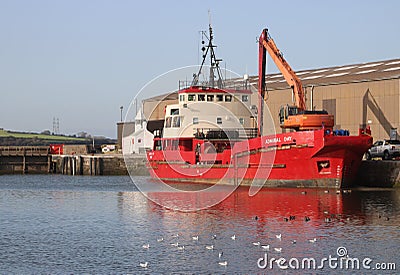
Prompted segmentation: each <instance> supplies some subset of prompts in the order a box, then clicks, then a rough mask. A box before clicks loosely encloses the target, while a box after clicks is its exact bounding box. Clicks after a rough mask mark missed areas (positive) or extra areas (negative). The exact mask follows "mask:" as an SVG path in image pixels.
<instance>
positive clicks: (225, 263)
mask: <svg viewBox="0 0 400 275" xmlns="http://www.w3.org/2000/svg"><path fill="white" fill-rule="evenodd" d="M218 264H219V265H222V266H227V265H228V262H227V261H224V262H219V263H218Z"/></svg>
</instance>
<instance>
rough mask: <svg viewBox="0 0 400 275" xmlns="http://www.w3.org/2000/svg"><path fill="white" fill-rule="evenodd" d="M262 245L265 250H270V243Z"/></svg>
mask: <svg viewBox="0 0 400 275" xmlns="http://www.w3.org/2000/svg"><path fill="white" fill-rule="evenodd" d="M261 247H262V248H263V249H264V250H267V251H269V245H262V246H261Z"/></svg>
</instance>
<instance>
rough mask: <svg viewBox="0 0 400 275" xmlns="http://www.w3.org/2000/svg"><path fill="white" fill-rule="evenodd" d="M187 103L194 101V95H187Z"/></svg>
mask: <svg viewBox="0 0 400 275" xmlns="http://www.w3.org/2000/svg"><path fill="white" fill-rule="evenodd" d="M188 101H196V95H194V94H189V95H188Z"/></svg>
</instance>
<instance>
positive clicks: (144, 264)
mask: <svg viewBox="0 0 400 275" xmlns="http://www.w3.org/2000/svg"><path fill="white" fill-rule="evenodd" d="M139 265H140V267H143V268H147V267H148V266H149V263H148V262H144V263H139Z"/></svg>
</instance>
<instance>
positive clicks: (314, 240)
mask: <svg viewBox="0 0 400 275" xmlns="http://www.w3.org/2000/svg"><path fill="white" fill-rule="evenodd" d="M308 241H309V242H310V243H315V242H316V241H317V238H314V239H311V240H308Z"/></svg>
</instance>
